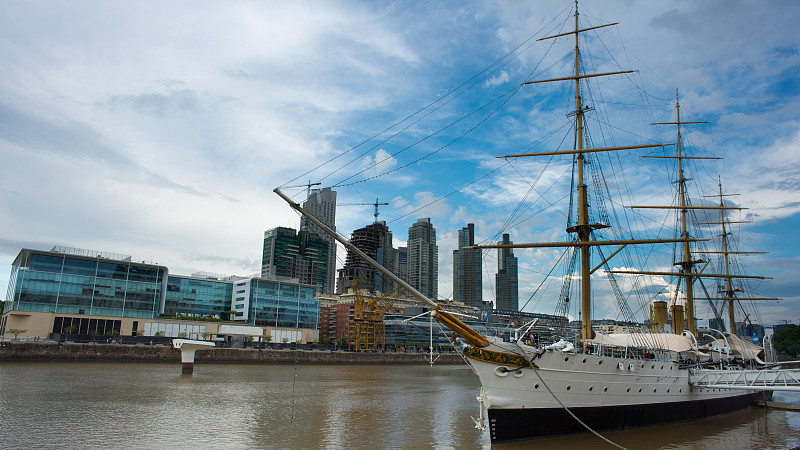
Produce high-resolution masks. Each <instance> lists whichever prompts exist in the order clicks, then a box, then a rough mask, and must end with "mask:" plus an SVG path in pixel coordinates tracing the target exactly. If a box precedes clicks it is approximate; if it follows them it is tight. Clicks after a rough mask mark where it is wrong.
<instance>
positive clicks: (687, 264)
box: [672, 90, 697, 334]
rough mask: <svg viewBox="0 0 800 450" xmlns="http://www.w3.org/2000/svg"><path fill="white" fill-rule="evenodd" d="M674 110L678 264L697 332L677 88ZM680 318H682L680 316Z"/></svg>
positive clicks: (687, 310)
mask: <svg viewBox="0 0 800 450" xmlns="http://www.w3.org/2000/svg"><path fill="white" fill-rule="evenodd" d="M675 111H676V118H677V121H676V124H677V126H678V140H677V145H676V146H677V149H678V189H679V192H680V203H681V237H682V238H683V239H684V241H683V261H680V262H679V263H678V264H679V265H680V266H681V272H683V273H684V274H685V275H686V280H685V281H686V308H684V311H685V313H686V319H687V320H686V325H687V327H686V328H687V329H688V330H689V332H690V333H692V334H697V330H695V326H694V290H693V289H694V288H693V285H694V277H692V276H691V273H692V266H693V265H694V261H692V251H691V248H690V247H689V231H688V226H687V220H686V213H687V212H688V211H687V209H686V177H684V175H683V147H682V145H681V104H680V99H679V98H678V91H677V90H676V91H675ZM680 319H681V320H683V318H682V317H681V318H680ZM672 320H673V321H675V320H678V318H676V317H673V318H672ZM673 326H674V325H673ZM681 328H682V327H681Z"/></svg>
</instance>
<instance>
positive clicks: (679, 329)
mask: <svg viewBox="0 0 800 450" xmlns="http://www.w3.org/2000/svg"><path fill="white" fill-rule="evenodd" d="M671 309H672V332H673V333H675V334H681V333H683V305H672V308H671Z"/></svg>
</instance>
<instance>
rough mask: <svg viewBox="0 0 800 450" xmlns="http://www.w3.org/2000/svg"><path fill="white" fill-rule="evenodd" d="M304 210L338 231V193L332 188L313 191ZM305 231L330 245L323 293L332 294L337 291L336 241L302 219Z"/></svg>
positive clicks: (304, 204)
mask: <svg viewBox="0 0 800 450" xmlns="http://www.w3.org/2000/svg"><path fill="white" fill-rule="evenodd" d="M303 209H304V210H306V211H308V212H309V213H310V214H311V215H312V216H314V217H316V218H317V219H319V221H320V222H322V223H324V224H325V225H326V226H327V227H328V228H330V229H332V230H334V231H335V230H336V191H333V190H331V189H330V188H325V189H313V190H312V191H311V193H310V194H309V196H308V199H307V200H306V201H305V202H304V203H303ZM303 230H307V231H309V232H310V233H313V234H315V235H317V236H319V238H320V239H322V240H323V241H325V242H326V243H327V244H328V264H327V268H326V282H325V290H323V291H322V292H323V293H325V294H332V293H333V292H334V289H335V284H334V282H335V281H336V240H334V239H333V238H332V237H331V236H330V235H329V234H327V233H325V232H324V231H322V230H321V229H320V228H319V227H318V226H316V225H314V224H313V223H312V222H311V221H309V220H308V219H306V218H305V217H302V218H301V219H300V231H303Z"/></svg>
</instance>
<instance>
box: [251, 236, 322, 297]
mask: <svg viewBox="0 0 800 450" xmlns="http://www.w3.org/2000/svg"><path fill="white" fill-rule="evenodd" d="M327 274H328V243H327V242H325V241H323V240H322V239H321V238H319V237H318V236H317V235H315V234H312V233H310V232H308V231H305V230H301V231H300V232H299V233H297V232H296V231H295V230H293V229H291V228H285V227H278V228H273V229H271V230H267V231H265V232H264V251H263V254H262V259H261V277H262V278H265V279H276V278H280V277H283V278H296V279H297V280H298V281H299V282H300V283H304V284H311V285H315V286H318V287H319V289H320V290H322V291H324V290H325V288H326V283H327Z"/></svg>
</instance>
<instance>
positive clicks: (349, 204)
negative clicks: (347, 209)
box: [339, 198, 389, 223]
mask: <svg viewBox="0 0 800 450" xmlns="http://www.w3.org/2000/svg"><path fill="white" fill-rule="evenodd" d="M361 205H369V206H374V207H375V213H374V216H375V223H378V206H388V205H389V204H388V203H379V202H378V199H377V198H376V199H375V203H339V206H361Z"/></svg>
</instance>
